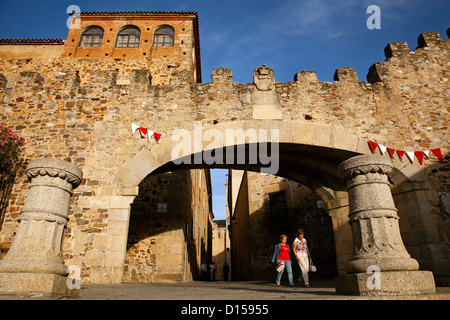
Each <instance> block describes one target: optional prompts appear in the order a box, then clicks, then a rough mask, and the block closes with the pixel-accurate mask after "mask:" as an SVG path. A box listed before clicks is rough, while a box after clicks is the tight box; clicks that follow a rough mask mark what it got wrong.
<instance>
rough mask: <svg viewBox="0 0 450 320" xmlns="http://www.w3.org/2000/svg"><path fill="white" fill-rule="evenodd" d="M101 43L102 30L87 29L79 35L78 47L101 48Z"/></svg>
mask: <svg viewBox="0 0 450 320" xmlns="http://www.w3.org/2000/svg"><path fill="white" fill-rule="evenodd" d="M102 41H103V29H102V28H100V27H96V26H94V27H89V28H87V29H86V31H84V32H83V34H82V35H81V41H80V47H101V46H102Z"/></svg>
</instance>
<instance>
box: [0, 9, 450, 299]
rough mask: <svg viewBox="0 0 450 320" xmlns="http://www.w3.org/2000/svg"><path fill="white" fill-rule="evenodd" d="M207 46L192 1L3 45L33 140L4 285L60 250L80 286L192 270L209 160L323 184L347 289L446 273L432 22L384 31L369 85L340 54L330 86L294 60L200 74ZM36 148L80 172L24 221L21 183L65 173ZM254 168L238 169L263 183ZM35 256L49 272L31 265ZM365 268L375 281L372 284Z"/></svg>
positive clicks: (439, 63) (443, 106) (202, 243)
mask: <svg viewBox="0 0 450 320" xmlns="http://www.w3.org/2000/svg"><path fill="white" fill-rule="evenodd" d="M199 48H200V43H199V37H198V16H197V14H196V13H192V12H178V13H174V12H100V13H99V12H85V13H81V15H80V18H79V19H77V20H75V19H74V21H73V28H71V29H70V30H69V33H68V36H67V39H66V40H65V41H63V40H54V39H53V40H52V39H47V40H45V39H44V40H14V39H3V40H0V59H1V63H0V114H1V115H0V119H1V122H2V124H3V125H4V126H7V127H9V128H11V129H13V130H14V131H16V132H17V133H18V134H19V135H20V136H22V137H24V138H25V141H26V151H25V153H24V155H23V157H24V159H25V160H26V161H27V162H29V163H30V166H31V167H30V168H29V170H28V171H27V173H26V174H25V173H23V172H21V173H18V175H17V177H16V181H15V184H14V186H13V190H12V193H11V197H10V201H9V206H8V209H7V212H6V216H5V219H4V223H3V225H2V229H1V232H0V241H1V242H2V243H11V242H12V243H13V245H12V246H11V249H10V251H9V252H8V254H7V255H6V256H5V257H4V258H3V259H2V260H1V261H0V286H1V287H2V288H3V289H5V288H7V287H8V286H7V285H6V284H7V283H11V281H12V280H11V279H20V277H21V275H23V274H25V273H26V274H27V275H29V274H40V275H42V274H44V273H45V270H46V269H45V268H44V267H43V266H47V263H48V261H50V260H51V261H58V262H55V263H57V264H59V265H60V266H59V267H58V268H57V269H58V270H59V271H58V272H60V275H61V276H65V275H64V272H63V271H62V270H63V268H62V267H61V261H62V259H63V260H64V263H65V264H66V265H67V266H70V265H72V266H73V265H74V266H77V267H78V268H79V269H80V273H81V280H82V282H91V283H122V282H125V281H185V280H189V279H191V278H192V279H195V273H196V272H198V263H199V261H201V260H202V259H204V258H205V257H204V256H202V255H203V254H205V250H206V256H207V258H208V259H209V258H211V257H210V256H208V255H209V254H211V253H209V252H208V249H207V248H208V246H209V243H210V242H209V240H206V239H207V238H206V237H204V236H205V235H206V234H207V233H208V234H209V233H210V232H211V230H212V229H211V227H210V226H211V215H210V212H209V211H208V210H209V209H208V207H209V204H208V200H207V199H206V198H207V195H208V190H207V186H208V178H207V176H208V173H207V169H209V168H227V169H235V170H243V171H247V175H248V172H250V171H261V172H263V173H266V174H267V173H270V174H272V175H276V176H279V177H282V178H283V179H288V180H292V181H295V182H296V183H298V184H300V185H303V186H306V187H307V188H309V189H310V190H312V191H313V192H314V193H315V194H316V195H318V196H319V197H320V199H321V200H322V201H323V206H322V208H323V210H325V211H326V213H327V214H328V216H329V217H330V218H331V224H332V230H333V237H334V245H335V255H336V268H337V271H338V279H337V282H336V288H337V290H338V291H339V292H346V293H357V294H377V293H381V294H402V293H408V292H432V291H433V290H434V285H435V282H436V283H437V284H441V285H442V284H444V285H448V284H449V276H450V267H449V245H448V244H449V241H448V239H449V218H448V212H449V207H450V206H449V183H448V170H449V162H448V159H449V158H448V157H449V155H448V152H449V148H448V146H449V126H448V118H449V117H448V110H449V96H448V87H449V86H448V83H449V77H450V69H449V68H450V64H449V61H450V56H449V55H450V53H449V50H450V41H449V40H443V39H442V38H441V36H440V35H439V34H438V33H434V32H425V33H422V34H421V35H419V37H418V47H417V48H416V49H415V50H410V49H409V48H408V45H407V44H406V43H403V42H397V43H390V44H388V45H387V47H386V48H385V55H386V60H385V61H382V62H378V63H374V64H373V65H372V67H371V68H370V70H369V72H368V74H367V81H360V80H359V79H358V76H357V75H356V73H355V71H354V69H352V68H351V67H343V68H339V69H337V70H336V72H335V76H334V81H333V82H320V81H318V79H317V76H316V74H315V73H314V72H313V71H300V72H297V73H295V72H293V73H295V76H294V77H293V78H294V79H293V81H290V82H286V83H280V82H277V81H276V80H275V76H276V70H273V69H271V68H270V67H269V66H265V65H262V66H259V67H257V66H254V67H255V68H254V70H253V75H254V81H253V83H245V84H241V83H236V82H233V77H232V70H229V69H224V68H219V69H214V70H212V73H211V82H202V78H201V67H200V66H201V63H200V49H199ZM380 50H382V49H380ZM249 72H252V70H249ZM133 128H135V129H136V131H135V130H134V129H133ZM154 133H156V135H154ZM142 137H143V138H142ZM369 142H375V143H377V148H376V149H375V148H374V149H371V147H370V146H371V145H370V144H369ZM373 146H374V144H372V147H373ZM386 147H387V148H389V149H385V148H386ZM255 148H256V149H255ZM269 149H270V151H272V153H270V152H267V151H268V150H269ZM255 150H256V151H257V153H254V152H253V153H252V151H255ZM386 150H387V151H386ZM392 150H394V152H393V153H391V152H392ZM430 150H434V152H429V151H430ZM385 151H386V152H385ZM395 151H397V152H395ZM403 151H404V152H407V153H406V154H405V155H403ZM438 151H439V152H440V153H438ZM414 152H416V153H414ZM421 152H424V153H421ZM229 154H231V155H232V156H231V157H228V155H229ZM256 154H257V155H258V157H254V156H255V155H256ZM269 154H271V157H269V156H268V155H269ZM424 154H425V155H426V154H428V157H427V156H425V157H422V156H423V155H424ZM241 155H244V158H240V157H241ZM411 155H412V158H411V160H410V159H408V158H407V157H408V156H411ZM437 155H439V157H438V156H437ZM441 155H442V156H441ZM418 157H420V158H418ZM42 159H48V160H50V159H52V160H57V159H60V160H64V161H65V162H66V163H67V162H69V163H70V164H71V165H75V166H76V167H77V168H79V169H80V170H81V171H82V177H83V178H82V179H81V180H80V181H79V183H76V179H75V178H74V179H75V180H74V179H70V181H71V182H70V183H71V188H74V189H73V191H72V189H71V188H68V189H67V190H68V192H70V194H71V198H70V207H69V210H68V211H69V215H68V216H67V218H64V219H62V218H61V217H60V218H55V217H53V216H54V214H55V213H54V212H51V213H46V215H45V217H47V218H42V216H39V217H36V216H34V215H31V216H30V215H28V214H25V215H24V216H23V217H21V211H22V213H24V211H23V210H24V209H23V207H24V205H25V204H26V203H27V201H28V198H27V196H31V197H32V198H33V194H29V193H28V187H29V186H30V182H28V179H31V183H32V184H33V183H34V184H38V183H39V181H40V179H49V180H50V181H53V182H55V181H56V182H57V183H61V181H59V180H64V179H67V177H69V176H70V177H72V176H71V175H67V174H66V173H64V172H62V171H61V170H64V168H66V167H67V165H61V164H59V162H54V161H53V162H52V161H50V165H51V166H56V168H50V169H49V168H46V167H45V168H42V166H43V165H44V164H43V162H42V161H38V162H33V161H34V160H42ZM236 160H237V161H236ZM39 168H41V169H39ZM70 170H72V171H74V172H76V174H75V176H76V177H79V176H81V174H80V172H79V171H78V170H76V169H74V168H72V167H71V169H70ZM183 170H188V171H183ZM72 171H71V172H72ZM41 177H43V178H41ZM58 177H59V178H58ZM250 177H251V176H250V175H248V176H247V178H246V179H244V180H242V181H246V183H247V184H249V186H248V188H253V186H252V185H251V184H250V182H251V181H252V179H253V177H252V179H249V178H250ZM36 179H38V180H36ZM52 179H53V180H52ZM54 179H56V180H54ZM58 179H59V180H58ZM255 179H259V178H255ZM388 179H389V180H388ZM65 181H66V180H65ZM253 181H255V180H253ZM362 181H365V183H362ZM53 182H52V183H53ZM161 183H163V184H164V183H165V186H164V187H162V186H161V185H160V184H161ZM283 183H284V182H283ZM289 184H290V182H289ZM264 188H266V187H264V186H262V187H261V189H264ZM243 190H244V189H243ZM292 190H293V189H292ZM269 193H271V192H269ZM173 194H176V195H173ZM292 194H293V193H291V195H292ZM262 195H263V192H262V191H261V194H260V195H259V196H262ZM49 196H50V195H49ZM208 198H209V197H208ZM249 199H250V197H247V201H249ZM30 201H31V200H30ZM44 201H45V200H44ZM258 201H260V200H258ZM296 201H297V200H296ZM299 201H300V200H299ZM32 202H33V203H36V200H33V201H32ZM236 203H237V204H239V201H238V202H236ZM165 204H167V206H165ZM165 208H166V209H165ZM189 208H190V209H189ZM200 208H202V209H200ZM172 209H173V210H175V211H172ZM41 210H44V211H45V210H46V209H45V208H41ZM164 210H167V212H164ZM196 210H198V211H196ZM196 212H197V214H198V215H197V214H196ZM25 213H26V212H25ZM165 213H166V214H165ZM147 214H148V216H146V215H147ZM48 215H50V217H49V216H48ZM200 217H203V218H200ZM207 217H208V218H207ZM24 218H27V219H31V220H26V219H24ZM172 218H173V219H172ZM55 219H56V220H57V221H58V223H60V224H61V225H62V226H64V227H65V229H64V237H63V238H62V241H61V246H62V249H63V250H62V251H61V250H60V248H59V242H58V239H59V237H60V234H59V233H60V232H62V229H61V228H60V227H58V229H57V230H58V231H55V232H56V233H50V230H51V228H50V225H52V223H53V224H54V223H55V221H56V220H55ZM61 219H62V220H61ZM191 219H192V220H191ZM27 221H33V223H36V224H37V225H38V224H39V225H42V228H43V229H42V230H43V233H42V235H41V239H42V241H43V242H45V244H46V245H50V244H51V245H52V249H51V250H50V249H49V250H48V251H45V250H42V249H39V248H36V246H37V244H32V243H29V242H27V241H28V240H27V237H26V236H24V235H23V232H24V231H22V230H25V229H24V228H25V226H27V223H28V222H27ZM349 222H350V224H349ZM251 223H253V221H252V220H251V219H248V224H251ZM231 224H233V221H231ZM21 225H23V226H24V227H23V228H22V227H21ZM207 225H208V227H206V226H207ZM141 226H142V227H143V228H140V227H141ZM144 226H145V227H144ZM147 226H148V228H147ZM241 226H243V224H242V225H241ZM249 227H250V228H251V226H249ZM208 228H209V229H208ZM235 230H236V229H234V230H233V226H232V233H234V232H235ZM248 230H249V229H242V232H243V233H244V234H245V233H247V234H248ZM233 236H234V235H232V237H233ZM330 239H331V236H330ZM44 240H45V241H44ZM168 243H170V244H168ZM172 244H173V245H172ZM183 246H184V247H183ZM22 248H31V249H29V254H27V255H26V256H22V255H21V253H20V251H21V250H22ZM32 248H34V249H32ZM27 252H28V251H27ZM241 252H242V251H241ZM231 253H232V254H233V243H231ZM60 258H61V259H60ZM159 258H160V259H162V260H160V261H163V262H164V264H167V263H169V264H171V266H167V265H165V266H164V267H162V265H160V264H158V259H159ZM29 261H35V262H36V263H35V265H37V266H39V267H36V268H33V269H32V270H30V269H29V268H28V269H27V268H26V267H25V266H29V265H34V264H30V263H29ZM371 265H377V266H378V267H379V268H380V270H381V278H382V284H383V285H382V286H381V288H375V289H370V288H364V285H363V284H365V283H366V279H367V277H368V276H369V275H368V274H367V272H366V271H367V268H368V267H369V266H371ZM234 271H236V270H234ZM234 271H233V272H234ZM417 279H419V281H417ZM36 283H39V282H36ZM11 287H14V286H10V287H9V288H11ZM17 290H19V289H17ZM28 290H30V291H36V290H33V288H28ZM50 290H53V291H56V289H54V288H53V289H50ZM371 290H372V291H371Z"/></svg>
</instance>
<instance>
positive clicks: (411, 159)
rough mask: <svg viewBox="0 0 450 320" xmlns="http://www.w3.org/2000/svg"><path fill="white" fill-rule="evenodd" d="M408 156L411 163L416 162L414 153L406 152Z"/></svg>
mask: <svg viewBox="0 0 450 320" xmlns="http://www.w3.org/2000/svg"><path fill="white" fill-rule="evenodd" d="M405 153H406V156H407V157H408V159H409V161H411V163H413V162H414V151H406V152H405Z"/></svg>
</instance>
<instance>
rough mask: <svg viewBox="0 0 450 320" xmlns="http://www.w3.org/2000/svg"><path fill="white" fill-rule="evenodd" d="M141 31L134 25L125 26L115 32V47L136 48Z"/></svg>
mask: <svg viewBox="0 0 450 320" xmlns="http://www.w3.org/2000/svg"><path fill="white" fill-rule="evenodd" d="M140 37H141V31H140V30H139V29H138V28H137V27H134V26H129V27H125V28H123V29H122V30H120V31H119V33H118V34H117V41H116V47H119V48H136V47H139V40H140Z"/></svg>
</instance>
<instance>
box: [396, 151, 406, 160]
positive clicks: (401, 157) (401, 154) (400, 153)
mask: <svg viewBox="0 0 450 320" xmlns="http://www.w3.org/2000/svg"><path fill="white" fill-rule="evenodd" d="M397 154H398V157H399V158H400V161H403V156H404V155H405V151H402V150H397Z"/></svg>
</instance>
